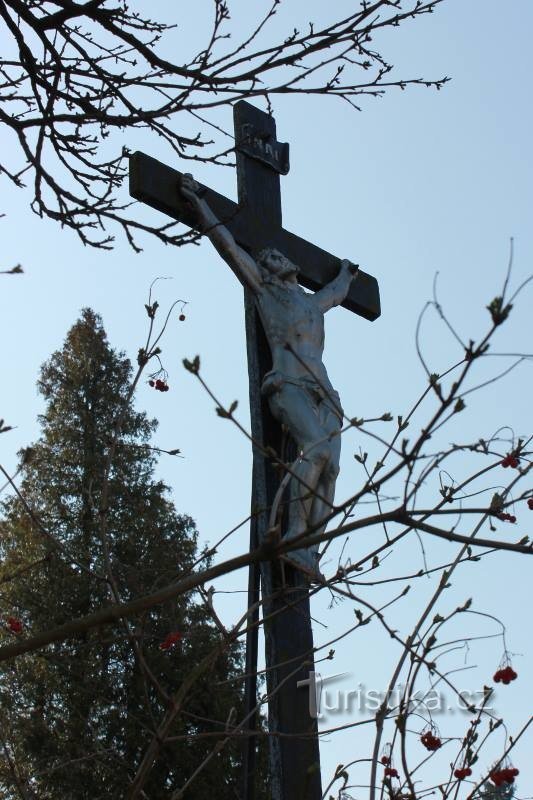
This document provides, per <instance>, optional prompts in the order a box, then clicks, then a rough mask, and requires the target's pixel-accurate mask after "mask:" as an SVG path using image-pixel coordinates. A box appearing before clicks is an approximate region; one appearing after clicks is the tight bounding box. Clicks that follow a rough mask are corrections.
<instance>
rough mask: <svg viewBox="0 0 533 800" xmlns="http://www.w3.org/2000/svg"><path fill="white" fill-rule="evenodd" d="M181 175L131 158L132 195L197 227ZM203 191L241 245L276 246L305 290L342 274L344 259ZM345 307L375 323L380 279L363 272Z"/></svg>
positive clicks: (253, 249) (151, 161)
mask: <svg viewBox="0 0 533 800" xmlns="http://www.w3.org/2000/svg"><path fill="white" fill-rule="evenodd" d="M181 175H182V173H181V172H179V171H178V170H177V169H172V167H167V166H166V164H162V163H161V161H158V160H157V159H155V158H152V157H151V156H147V155H145V154H144V153H140V152H136V153H133V154H132V155H131V156H130V194H131V196H132V197H134V198H135V199H136V200H140V201H141V202H143V203H146V204H147V205H149V206H151V207H152V208H155V209H157V211H161V212H162V213H163V214H166V215H167V216H169V217H172V218H173V219H175V220H178V221H179V222H183V223H184V224H185V225H187V226H188V227H190V228H196V225H197V221H196V218H195V216H194V213H193V211H192V210H191V208H190V207H189V206H188V205H187V203H185V202H184V201H183V200H182V198H181V197H180V194H179V192H178V190H177V187H178V185H179V181H180V179H181ZM200 185H201V184H200ZM201 192H202V196H203V197H204V198H205V200H206V201H207V203H208V204H209V206H210V207H211V208H212V210H213V213H214V214H215V216H216V217H217V218H218V219H219V220H220V222H221V223H223V224H224V225H226V227H227V228H229V230H230V231H231V232H232V234H233V236H234V237H235V240H236V241H237V242H238V243H239V244H240V245H241V247H244V248H246V249H247V250H248V251H249V252H251V253H258V252H259V251H260V250H262V249H263V247H275V248H277V249H278V250H279V251H280V252H281V253H283V254H284V255H285V256H287V258H289V259H290V260H291V261H292V262H293V263H294V264H297V265H298V267H300V270H301V271H300V275H299V280H300V283H301V284H302V286H305V288H306V289H311V290H312V291H316V290H317V289H320V287H321V286H323V285H324V284H325V283H328V281H330V280H332V279H333V278H334V277H335V276H336V274H337V273H338V271H339V269H340V265H341V259H340V258H337V257H336V256H333V255H331V253H328V252H327V251H326V250H322V249H321V248H320V247H317V246H316V245H314V244H311V242H307V241H306V240H305V239H302V238H301V237H300V236H296V234H294V233H290V232H289V231H287V230H285V229H284V228H282V227H277V226H273V225H272V224H269V223H268V221H267V219H264V218H258V217H257V216H256V215H253V214H251V213H250V209H249V206H248V205H246V206H239V205H238V204H237V203H234V202H233V200H229V199H228V198H227V197H224V195H222V194H219V193H218V192H215V191H214V190H213V189H209V188H208V187H207V186H203V185H201ZM354 260H355V259H354ZM342 305H343V306H344V308H347V309H348V310H349V311H353V312H354V313H355V314H358V315H359V316H361V317H364V318H365V319H368V320H371V321H372V320H375V319H377V318H378V317H379V316H380V314H381V306H380V300H379V287H378V282H377V280H376V279H375V278H374V277H373V276H372V275H368V273H366V272H363V271H362V270H361V271H360V272H359V275H358V276H357V280H356V281H354V283H353V285H352V287H351V289H350V292H349V294H348V297H347V298H346V300H345V301H344V303H343V304H342Z"/></svg>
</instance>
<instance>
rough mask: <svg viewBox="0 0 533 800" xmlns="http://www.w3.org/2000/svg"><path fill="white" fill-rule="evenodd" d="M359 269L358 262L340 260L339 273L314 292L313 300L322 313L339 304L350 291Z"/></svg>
mask: <svg viewBox="0 0 533 800" xmlns="http://www.w3.org/2000/svg"><path fill="white" fill-rule="evenodd" d="M358 271H359V265H358V264H352V262H351V261H348V260H347V259H344V260H343V261H342V262H341V268H340V270H339V274H338V275H337V277H336V278H333V280H332V281H330V282H329V283H327V284H326V285H325V286H324V287H323V288H322V289H320V290H319V291H318V292H315V295H314V297H315V301H316V302H317V304H318V307H319V309H320V310H321V311H322V313H323V314H325V313H326V311H329V310H330V308H333V307H334V306H340V304H341V303H342V301H343V300H345V298H346V295H347V294H348V292H349V291H350V286H351V283H352V281H353V280H354V278H355V277H356V275H357V273H358Z"/></svg>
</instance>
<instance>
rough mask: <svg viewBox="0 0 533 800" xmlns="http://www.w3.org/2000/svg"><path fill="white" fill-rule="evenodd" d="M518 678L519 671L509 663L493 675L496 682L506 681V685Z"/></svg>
mask: <svg viewBox="0 0 533 800" xmlns="http://www.w3.org/2000/svg"><path fill="white" fill-rule="evenodd" d="M517 678H518V672H515V671H514V669H513V668H512V667H511V666H510V665H509V666H507V667H503V669H498V670H496V672H495V673H494V675H493V678H492V679H493V681H494V683H504V684H505V685H506V686H507V685H508V684H509V683H511V681H515V680H516V679H517Z"/></svg>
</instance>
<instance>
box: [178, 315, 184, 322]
mask: <svg viewBox="0 0 533 800" xmlns="http://www.w3.org/2000/svg"><path fill="white" fill-rule="evenodd" d="M178 319H179V321H180V322H185V314H180V315H179V317H178Z"/></svg>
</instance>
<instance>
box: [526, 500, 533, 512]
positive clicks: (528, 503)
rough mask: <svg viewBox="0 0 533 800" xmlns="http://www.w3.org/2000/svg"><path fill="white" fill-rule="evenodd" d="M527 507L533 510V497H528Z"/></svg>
mask: <svg viewBox="0 0 533 800" xmlns="http://www.w3.org/2000/svg"><path fill="white" fill-rule="evenodd" d="M527 507H528V508H529V509H530V511H533V497H529V498H528V501H527Z"/></svg>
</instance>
